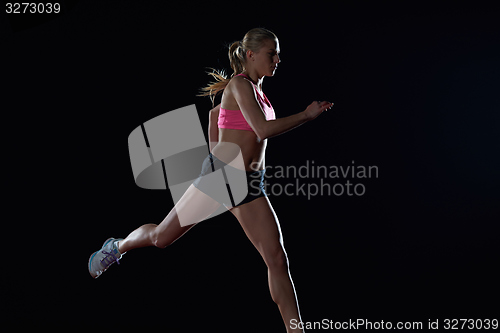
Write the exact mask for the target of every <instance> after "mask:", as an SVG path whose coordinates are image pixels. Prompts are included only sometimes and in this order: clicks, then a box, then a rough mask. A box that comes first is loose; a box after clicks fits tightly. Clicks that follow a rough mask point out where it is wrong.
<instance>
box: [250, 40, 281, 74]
mask: <svg viewBox="0 0 500 333" xmlns="http://www.w3.org/2000/svg"><path fill="white" fill-rule="evenodd" d="M279 53H280V46H279V41H278V40H271V39H267V40H266V41H265V42H264V46H262V47H261V49H260V50H259V52H255V53H253V55H251V57H253V58H252V61H251V62H252V65H253V67H254V68H255V69H256V70H257V73H258V74H259V77H262V76H273V75H274V72H275V71H276V68H278V64H279V63H280V62H281V60H280V57H279Z"/></svg>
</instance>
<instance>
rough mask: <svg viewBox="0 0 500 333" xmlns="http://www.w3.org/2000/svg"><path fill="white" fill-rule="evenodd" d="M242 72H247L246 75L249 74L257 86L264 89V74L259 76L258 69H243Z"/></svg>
mask: <svg viewBox="0 0 500 333" xmlns="http://www.w3.org/2000/svg"><path fill="white" fill-rule="evenodd" d="M242 74H245V75H246V76H248V77H249V78H250V79H251V80H252V82H253V83H254V84H255V85H256V86H257V88H258V89H259V90H260V91H262V83H263V82H264V75H263V76H261V77H259V75H258V74H257V71H255V70H254V71H252V70H246V71H243V73H242Z"/></svg>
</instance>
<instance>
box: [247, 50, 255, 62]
mask: <svg viewBox="0 0 500 333" xmlns="http://www.w3.org/2000/svg"><path fill="white" fill-rule="evenodd" d="M247 59H250V60H252V61H254V60H255V58H254V52H253V51H252V50H247Z"/></svg>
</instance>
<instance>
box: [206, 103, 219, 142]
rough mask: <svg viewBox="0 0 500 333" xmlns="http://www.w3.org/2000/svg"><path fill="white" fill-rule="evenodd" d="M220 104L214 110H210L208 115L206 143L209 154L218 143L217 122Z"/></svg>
mask: <svg viewBox="0 0 500 333" xmlns="http://www.w3.org/2000/svg"><path fill="white" fill-rule="evenodd" d="M219 111H220V104H219V105H217V106H216V107H215V108H213V109H212V110H210V115H209V117H208V141H209V148H210V152H211V151H212V149H213V148H214V147H215V145H217V143H218V142H219V127H218V126H217V122H218V119H219Z"/></svg>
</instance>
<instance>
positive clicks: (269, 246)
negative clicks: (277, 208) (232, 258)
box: [230, 197, 285, 266]
mask: <svg viewBox="0 0 500 333" xmlns="http://www.w3.org/2000/svg"><path fill="white" fill-rule="evenodd" d="M230 211H231V213H233V215H234V216H236V218H237V219H238V221H239V222H240V224H241V227H242V228H243V230H244V231H245V234H246V235H247V237H248V239H250V241H251V242H252V244H253V245H254V246H255V248H256V249H257V250H258V251H259V253H260V254H261V255H262V257H263V259H264V261H265V262H266V264H267V265H268V266H269V264H270V262H269V261H271V260H274V259H275V258H276V257H280V256H282V255H283V254H284V253H285V250H284V248H283V236H282V234H281V228H280V224H279V221H278V217H277V216H276V213H275V212H274V209H273V207H272V205H271V202H270V201H269V199H268V198H267V197H260V198H258V199H255V200H253V201H251V202H249V203H247V204H244V205H242V206H238V207H235V208H232V209H231V210H230Z"/></svg>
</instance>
